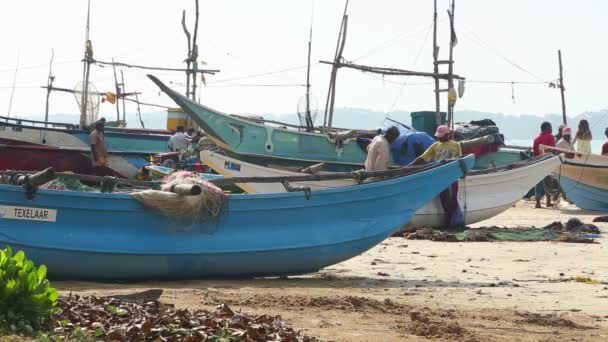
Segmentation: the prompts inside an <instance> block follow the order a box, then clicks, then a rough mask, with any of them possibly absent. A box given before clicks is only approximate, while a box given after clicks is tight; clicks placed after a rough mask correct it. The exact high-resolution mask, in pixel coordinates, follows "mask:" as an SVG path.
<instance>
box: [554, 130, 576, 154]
mask: <svg viewBox="0 0 608 342" xmlns="http://www.w3.org/2000/svg"><path fill="white" fill-rule="evenodd" d="M571 137H572V130H571V129H570V127H564V128H562V138H561V139H559V141H558V142H557V144H556V145H555V147H557V148H561V149H562V150H568V151H574V146H573V145H572V138H571Z"/></svg>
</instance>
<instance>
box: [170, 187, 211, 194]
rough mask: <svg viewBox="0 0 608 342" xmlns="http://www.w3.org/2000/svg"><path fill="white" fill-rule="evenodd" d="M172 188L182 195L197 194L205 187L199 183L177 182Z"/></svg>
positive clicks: (172, 190)
mask: <svg viewBox="0 0 608 342" xmlns="http://www.w3.org/2000/svg"><path fill="white" fill-rule="evenodd" d="M170 190H171V192H173V193H176V194H178V195H182V196H196V195H200V194H201V193H202V192H203V189H202V188H201V186H200V185H198V184H176V185H174V186H172V187H171V189H170Z"/></svg>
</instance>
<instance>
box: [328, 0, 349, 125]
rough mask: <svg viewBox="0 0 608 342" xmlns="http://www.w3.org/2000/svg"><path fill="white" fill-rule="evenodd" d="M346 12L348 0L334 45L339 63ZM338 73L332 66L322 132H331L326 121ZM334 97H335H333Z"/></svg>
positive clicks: (334, 66)
mask: <svg viewBox="0 0 608 342" xmlns="http://www.w3.org/2000/svg"><path fill="white" fill-rule="evenodd" d="M347 10H348V0H346V4H345V5H344V13H343V14H342V22H341V23H340V31H339V33H338V42H337V43H336V53H335V55H334V62H339V61H340V59H339V54H340V45H341V44H342V41H343V39H342V33H343V31H344V25H345V22H346V18H347V15H346V11H347ZM337 73H338V67H337V66H336V65H333V67H332V69H331V77H330V79H329V89H328V90H327V99H326V100H325V115H324V117H323V130H324V132H329V131H331V125H328V124H327V122H328V119H329V117H330V116H331V115H333V106H332V105H330V102H331V98H332V94H335V86H336V75H337ZM334 96H335V95H334Z"/></svg>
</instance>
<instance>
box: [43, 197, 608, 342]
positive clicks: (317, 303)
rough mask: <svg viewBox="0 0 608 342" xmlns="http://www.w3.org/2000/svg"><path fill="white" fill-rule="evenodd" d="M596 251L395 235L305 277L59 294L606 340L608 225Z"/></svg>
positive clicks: (471, 337)
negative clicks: (148, 296)
mask: <svg viewBox="0 0 608 342" xmlns="http://www.w3.org/2000/svg"><path fill="white" fill-rule="evenodd" d="M601 215H602V213H591V212H585V211H582V210H580V209H578V208H577V207H575V206H573V205H569V204H564V203H560V204H558V205H557V206H556V207H554V208H551V209H534V208H533V205H532V203H531V202H527V201H520V202H519V203H518V204H517V205H516V206H514V207H513V208H511V209H509V210H508V211H506V212H504V213H503V214H501V215H499V216H497V217H494V218H492V219H490V220H487V221H484V222H480V223H478V224H476V225H474V227H481V226H491V225H496V226H501V227H502V226H504V227H509V228H514V227H518V226H525V227H530V226H536V227H542V226H545V225H547V224H549V223H551V222H553V221H562V222H565V221H567V220H568V219H570V218H572V217H576V218H579V219H580V220H582V221H583V222H584V223H591V222H592V220H593V219H594V218H595V217H597V216H601ZM597 225H598V227H600V229H601V230H602V233H603V236H602V237H601V238H599V239H597V240H596V241H597V242H598V243H595V244H578V243H555V242H465V243H460V242H433V241H422V240H407V239H405V238H390V239H388V240H386V241H384V242H383V243H382V244H380V245H378V246H376V247H375V248H373V249H371V250H369V251H368V252H366V253H364V254H363V255H360V256H358V257H356V258H353V259H351V260H348V261H345V262H342V263H340V264H338V265H334V266H331V267H328V268H325V269H323V270H322V271H320V272H318V273H315V274H310V275H305V276H298V277H289V278H284V279H283V278H281V279H277V278H274V279H252V280H197V281H179V282H142V283H112V284H108V283H103V284H102V283H90V282H74V281H57V282H54V285H55V286H57V287H58V288H59V289H60V291H61V293H62V294H66V295H67V294H69V293H78V294H83V295H84V294H87V295H97V296H101V295H111V294H128V293H133V292H137V291H141V290H146V289H163V290H164V291H163V294H162V296H161V298H160V300H161V302H164V303H172V304H175V305H176V307H178V308H190V309H197V308H206V309H212V308H214V307H216V306H217V305H218V304H221V303H225V304H228V305H229V306H230V307H231V308H232V309H233V310H241V311H243V312H247V313H253V314H271V315H280V316H281V317H283V319H285V320H286V321H287V322H288V324H290V325H291V326H292V327H294V328H295V329H297V330H301V331H302V333H304V334H306V335H309V336H314V337H318V338H320V339H322V340H331V341H403V340H408V341H424V340H428V339H432V340H434V341H443V340H445V341H506V340H509V341H606V340H608V253H607V252H608V251H607V249H608V238H606V235H605V234H608V223H597Z"/></svg>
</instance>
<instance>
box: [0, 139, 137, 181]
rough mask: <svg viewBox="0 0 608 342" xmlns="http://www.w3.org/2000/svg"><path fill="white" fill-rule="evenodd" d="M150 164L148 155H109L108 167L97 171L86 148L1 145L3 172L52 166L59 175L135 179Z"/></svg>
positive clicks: (0, 157)
mask: <svg viewBox="0 0 608 342" xmlns="http://www.w3.org/2000/svg"><path fill="white" fill-rule="evenodd" d="M147 164H149V158H148V155H147V154H137V153H115V152H112V153H110V154H109V155H108V165H107V166H106V167H103V168H100V169H99V170H94V168H93V167H92V165H91V157H90V152H89V151H86V150H84V149H76V148H71V149H70V148H58V147H47V146H38V145H0V170H19V171H40V170H44V169H46V168H47V167H52V168H54V169H55V171H58V172H66V171H71V172H74V173H79V174H95V175H98V176H115V177H121V178H129V179H132V178H135V175H136V173H137V170H138V169H140V168H142V167H143V166H145V165H147Z"/></svg>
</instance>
